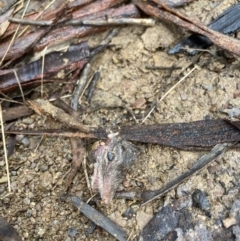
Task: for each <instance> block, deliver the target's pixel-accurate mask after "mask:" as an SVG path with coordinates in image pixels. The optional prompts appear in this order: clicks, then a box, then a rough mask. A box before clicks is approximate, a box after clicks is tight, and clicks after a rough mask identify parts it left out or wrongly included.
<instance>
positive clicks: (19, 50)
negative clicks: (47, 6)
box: [0, 29, 46, 60]
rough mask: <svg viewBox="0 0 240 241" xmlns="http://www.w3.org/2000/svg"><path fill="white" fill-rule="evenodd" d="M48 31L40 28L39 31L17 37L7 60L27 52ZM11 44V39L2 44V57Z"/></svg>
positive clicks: (0, 49)
mask: <svg viewBox="0 0 240 241" xmlns="http://www.w3.org/2000/svg"><path fill="white" fill-rule="evenodd" d="M45 32H46V29H39V30H38V31H36V32H34V33H32V34H29V35H28V36H22V37H20V38H17V39H16V40H15V42H14V43H13V45H12V46H11V48H10V49H9V51H8V52H7V55H6V57H5V60H9V59H13V58H14V59H16V58H18V57H20V56H22V55H23V54H25V53H26V52H27V51H28V49H29V48H31V46H33V45H34V44H35V43H36V42H37V41H38V40H39V39H40V38H41V37H42V36H43V35H44V34H45ZM8 46H9V41H5V42H3V43H1V44H0V59H1V58H2V57H3V56H4V54H5V52H6V49H7V48H8Z"/></svg>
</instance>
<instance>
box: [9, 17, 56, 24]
mask: <svg viewBox="0 0 240 241" xmlns="http://www.w3.org/2000/svg"><path fill="white" fill-rule="evenodd" d="M8 20H9V21H10V22H12V23H19V24H22V25H34V26H50V25H52V23H53V21H51V20H49V21H47V20H46V21H37V20H28V19H21V18H8Z"/></svg>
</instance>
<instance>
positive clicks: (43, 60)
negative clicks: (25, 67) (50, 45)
mask: <svg viewBox="0 0 240 241" xmlns="http://www.w3.org/2000/svg"><path fill="white" fill-rule="evenodd" d="M46 50H47V46H46V47H45V48H44V50H43V57H42V76H41V97H42V98H43V74H44V63H45V56H46Z"/></svg>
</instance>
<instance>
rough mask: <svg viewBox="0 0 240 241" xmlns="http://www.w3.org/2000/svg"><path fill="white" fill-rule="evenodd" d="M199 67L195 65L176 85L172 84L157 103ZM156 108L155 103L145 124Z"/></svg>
mask: <svg viewBox="0 0 240 241" xmlns="http://www.w3.org/2000/svg"><path fill="white" fill-rule="evenodd" d="M196 68H197V66H194V67H193V68H192V69H191V70H190V71H189V72H188V73H187V74H186V75H185V76H183V77H182V78H181V79H180V80H179V81H178V82H177V83H176V84H175V85H174V86H172V87H171V88H170V89H169V90H168V91H167V92H166V93H165V94H164V95H163V96H162V97H161V99H160V100H158V101H157V103H156V104H158V103H160V102H161V101H163V100H164V99H165V98H166V97H167V96H168V95H169V93H170V92H171V91H172V90H174V89H175V88H176V87H177V86H178V85H179V84H180V83H182V82H183V81H184V80H185V79H186V78H187V77H188V76H189V75H190V74H191V73H192V72H193V71H194V70H195V69H196ZM155 108H156V105H154V107H153V108H152V109H151V110H150V111H149V113H148V114H147V115H146V117H145V118H144V119H143V121H142V123H141V124H143V123H144V122H145V121H146V120H147V118H149V116H150V115H151V114H152V112H153V111H154V109H155Z"/></svg>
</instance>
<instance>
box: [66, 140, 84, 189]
mask: <svg viewBox="0 0 240 241" xmlns="http://www.w3.org/2000/svg"><path fill="white" fill-rule="evenodd" d="M70 141H71V146H72V154H73V159H72V165H71V169H70V172H69V173H68V175H67V177H66V182H65V189H66V190H67V189H68V188H69V186H70V185H71V183H72V180H73V178H74V177H75V176H76V174H77V171H78V169H79V167H80V166H81V164H82V161H83V157H84V156H85V155H86V150H85V145H84V140H83V139H80V138H70Z"/></svg>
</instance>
